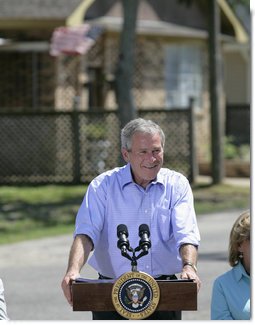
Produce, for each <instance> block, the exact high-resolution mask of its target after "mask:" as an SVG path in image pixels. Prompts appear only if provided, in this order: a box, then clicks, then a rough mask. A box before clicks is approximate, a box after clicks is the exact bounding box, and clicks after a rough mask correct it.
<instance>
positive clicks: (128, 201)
mask: <svg viewBox="0 0 255 325" xmlns="http://www.w3.org/2000/svg"><path fill="white" fill-rule="evenodd" d="M164 146H165V135H164V132H163V130H162V129H161V127H160V126H159V125H157V124H156V123H154V122H153V121H151V120H145V119H142V118H137V119H134V120H132V121H130V122H129V123H127V125H126V126H125V127H124V128H123V129H122V131H121V152H122V156H123V158H124V160H125V162H126V165H124V166H122V167H117V168H114V169H112V170H109V171H106V172H104V173H102V174H101V175H99V176H97V177H96V178H95V179H94V180H92V182H91V183H90V185H89V187H88V189H87V192H86V194H85V196H84V199H83V202H82V204H81V206H80V208H79V211H78V214H77V216H76V223H75V231H74V241H73V244H72V247H71V250H70V255H69V261H68V267H67V272H66V274H65V276H64V279H63V280H62V284H61V285H62V289H63V292H64V295H65V297H66V299H67V301H68V302H69V304H70V305H72V303H73V302H72V295H71V285H70V284H71V283H72V281H73V280H75V279H76V278H77V277H79V273H80V270H81V269H82V267H83V266H84V264H85V263H86V262H87V260H88V257H89V254H90V253H91V251H93V254H92V256H91V257H90V259H89V260H88V263H89V264H90V265H91V266H92V267H93V268H94V269H95V270H96V271H97V272H98V274H99V278H101V279H103V278H106V279H109V278H110V279H117V278H118V277H120V276H121V275H122V274H123V273H125V272H128V271H130V261H128V259H126V258H123V257H122V256H121V255H120V250H119V248H120V247H117V240H118V237H117V236H116V229H117V227H118V225H120V224H122V225H124V226H125V228H124V229H126V234H125V232H124V235H125V236H124V239H126V240H124V242H125V243H124V245H122V246H121V249H126V250H128V249H129V247H135V246H136V244H137V242H139V239H140V238H139V235H140V234H139V231H138V229H139V226H140V225H141V224H147V225H148V226H149V229H150V231H149V232H150V238H151V246H150V247H149V248H150V249H149V250H148V252H147V254H146V255H145V256H143V257H142V258H141V259H140V260H139V263H138V270H139V271H141V272H145V273H147V274H149V275H151V276H152V277H153V278H155V279H174V278H177V277H176V274H177V273H180V278H181V279H194V281H195V282H196V283H197V288H198V290H199V288H200V284H201V282H200V279H199V277H198V275H197V268H196V264H197V251H198V246H199V243H200V234H199V229H198V225H197V220H196V214H195V210H194V203H193V193H192V190H191V187H190V184H189V182H188V180H187V178H186V177H185V176H184V175H182V174H181V173H179V172H176V171H174V170H170V169H167V168H164V167H163V156H164ZM147 248H148V247H147ZM122 253H123V251H122ZM93 319H95V320H100V319H102V320H103V319H104V320H105V319H124V318H122V317H121V315H119V314H118V313H117V312H93ZM148 319H159V320H160V319H162V320H166V319H181V311H155V312H154V313H153V314H152V315H151V316H150V317H149V318H148Z"/></svg>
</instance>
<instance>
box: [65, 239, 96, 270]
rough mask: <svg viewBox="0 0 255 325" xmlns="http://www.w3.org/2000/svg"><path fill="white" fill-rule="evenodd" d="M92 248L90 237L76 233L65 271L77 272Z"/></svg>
mask: <svg viewBox="0 0 255 325" xmlns="http://www.w3.org/2000/svg"><path fill="white" fill-rule="evenodd" d="M92 249H93V243H92V241H91V239H90V238H89V237H88V236H86V235H77V236H76V237H75V239H74V242H73V244H72V247H71V250H70V254H69V260H68V268H67V273H79V272H80V270H81V268H82V267H83V265H84V264H85V263H86V261H87V259H88V256H89V254H90V252H91V250H92Z"/></svg>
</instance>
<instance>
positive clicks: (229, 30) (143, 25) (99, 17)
mask: <svg viewBox="0 0 255 325" xmlns="http://www.w3.org/2000/svg"><path fill="white" fill-rule="evenodd" d="M217 1H218V4H219V7H220V9H221V26H222V27H221V34H222V35H221V37H222V39H225V40H228V39H231V40H232V41H233V39H234V38H236V40H237V41H239V42H246V41H247V40H248V36H247V33H246V32H245V30H244V28H243V27H242V25H241V23H240V22H239V20H238V18H237V17H236V16H235V15H234V13H233V11H232V10H231V8H230V7H229V6H228V5H227V3H226V1H225V0H217ZM103 3H104V6H101V4H102V2H101V0H95V1H94V2H93V4H92V5H91V6H90V7H89V8H88V10H87V11H86V14H85V21H90V23H92V24H93V23H96V24H100V25H103V26H104V28H105V29H106V30H107V29H108V30H111V31H118V32H119V31H120V30H121V29H122V23H123V22H122V20H123V14H122V5H121V2H120V1H119V0H104V1H103ZM136 30H137V32H138V33H145V34H150V35H155V34H158V35H165V36H172V37H187V38H198V39H201V38H202V39H204V38H207V35H208V3H207V2H203V1H197V2H196V1H193V2H192V3H191V5H190V6H189V7H187V6H186V4H182V3H181V2H180V1H179V0H167V1H166V0H140V3H139V7H138V13H137V28H136Z"/></svg>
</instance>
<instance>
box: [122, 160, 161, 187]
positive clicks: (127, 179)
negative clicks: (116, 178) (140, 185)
mask: <svg viewBox="0 0 255 325" xmlns="http://www.w3.org/2000/svg"><path fill="white" fill-rule="evenodd" d="M130 183H133V177H132V173H131V166H130V163H127V165H126V166H125V168H124V171H123V175H122V179H121V186H122V188H124V186H126V185H128V184H130ZM157 183H160V184H162V185H164V176H163V174H162V173H161V170H160V171H159V172H158V174H157V177H156V179H155V180H154V181H152V182H151V184H157Z"/></svg>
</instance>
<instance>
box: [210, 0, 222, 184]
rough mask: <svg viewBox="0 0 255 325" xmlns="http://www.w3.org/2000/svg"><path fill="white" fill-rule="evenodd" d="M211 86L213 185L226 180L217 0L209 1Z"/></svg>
mask: <svg viewBox="0 0 255 325" xmlns="http://www.w3.org/2000/svg"><path fill="white" fill-rule="evenodd" d="M208 12H209V75H210V78H209V84H210V109H211V153H212V162H211V168H212V179H213V184H219V183H221V182H222V181H223V178H224V156H223V154H224V152H223V148H224V132H223V129H224V127H223V114H224V112H223V109H221V108H222V103H223V100H222V69H221V67H222V60H221V51H220V40H219V38H220V13H219V6H218V3H217V0H209V10H208Z"/></svg>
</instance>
